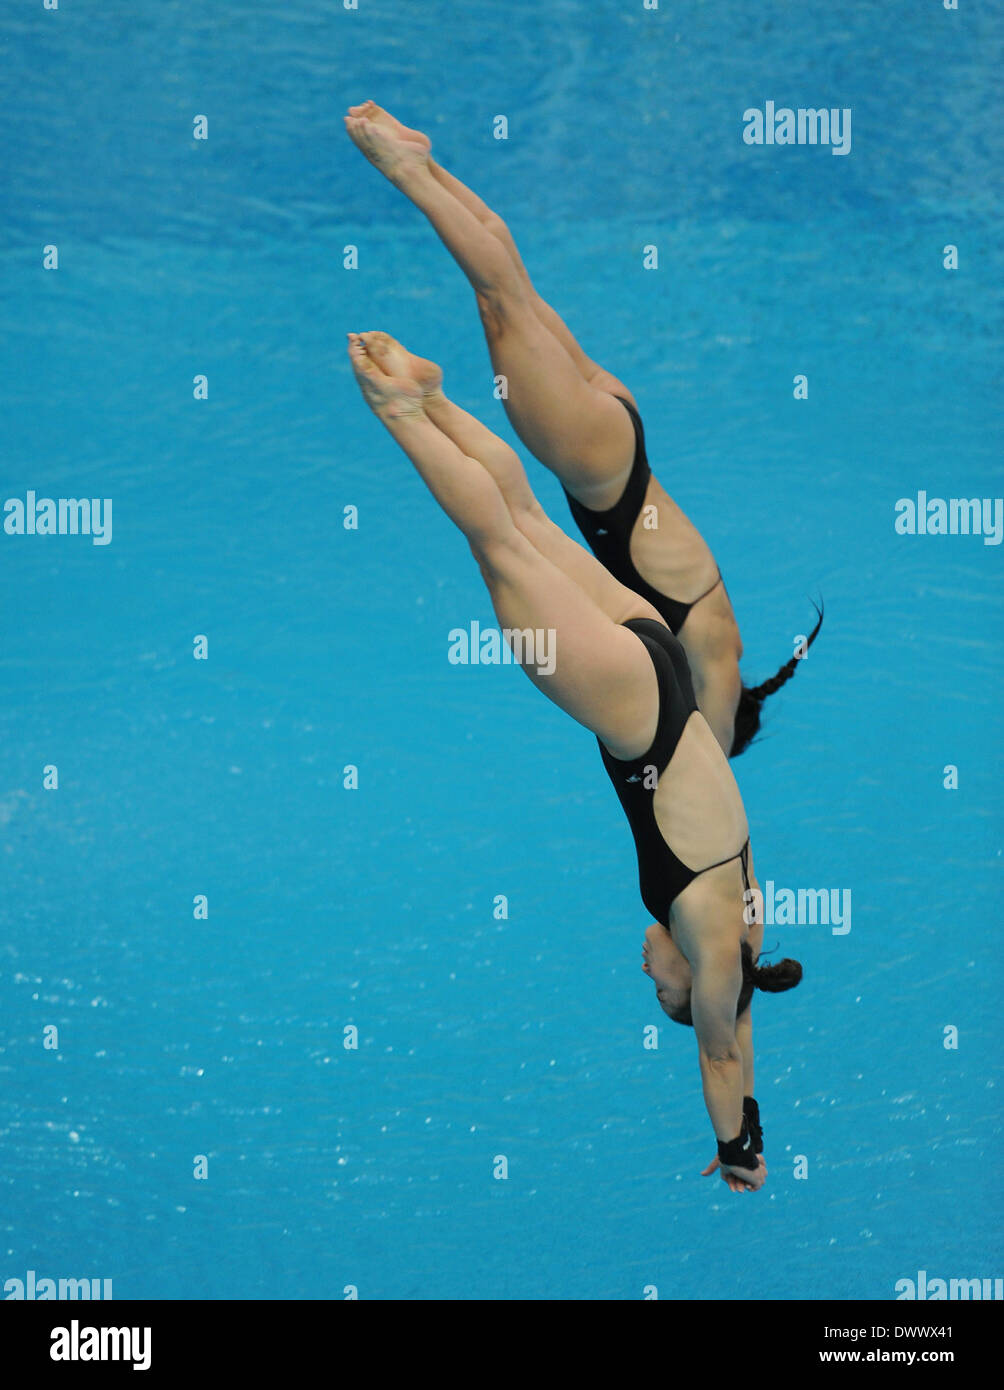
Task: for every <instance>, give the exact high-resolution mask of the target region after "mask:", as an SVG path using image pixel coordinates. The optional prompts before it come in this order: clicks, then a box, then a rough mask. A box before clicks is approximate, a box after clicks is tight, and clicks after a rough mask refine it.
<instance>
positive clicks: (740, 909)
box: [349, 333, 801, 1191]
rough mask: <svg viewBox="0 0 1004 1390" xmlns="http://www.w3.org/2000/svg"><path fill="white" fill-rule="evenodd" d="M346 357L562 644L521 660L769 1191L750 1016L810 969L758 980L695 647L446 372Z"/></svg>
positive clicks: (487, 569)
mask: <svg viewBox="0 0 1004 1390" xmlns="http://www.w3.org/2000/svg"><path fill="white" fill-rule="evenodd" d="M349 355H350V359H351V361H352V366H353V369H354V370H355V373H356V379H357V381H358V383H359V385H360V388H361V390H362V392H363V395H364V397H365V398H366V400H367V402H368V403H369V405H370V406H371V408H372V409H373V411H374V413H375V414H376V415H377V417H378V419H380V420H381V422H382V423H383V424H384V425H385V426H386V428H387V429H388V431H389V432H390V434H391V435H392V436H393V438H394V439H395V440H396V441H397V443H398V444H399V445H400V447H401V448H402V449H403V450H404V451H405V453H406V454H407V455H408V457H409V458H410V459H411V461H412V462H413V463H414V465H415V467H416V469H417V471H418V473H419V474H420V476H421V477H422V479H423V481H424V482H425V483H426V485H427V486H428V488H429V489H430V491H431V492H432V494H433V495H434V497H435V498H436V500H437V501H438V502H439V503H440V505H441V506H442V507H443V509H444V511H445V512H446V513H447V515H448V516H449V517H450V518H451V520H453V521H454V522H455V524H456V525H457V526H458V527H459V528H460V530H461V531H462V532H463V533H464V535H465V537H466V538H467V541H468V543H469V545H470V548H471V551H472V553H473V555H474V558H475V560H476V561H477V564H478V567H479V569H480V571H481V575H482V577H483V579H484V581H485V583H486V585H487V587H488V591H489V593H490V595H491V599H492V604H493V606H494V609H495V612H496V614H497V616H498V619H499V623H500V626H501V627H502V630H503V632H505V633H512V634H524V633H529V634H533V633H534V632H536V631H538V630H545V631H548V632H550V633H551V634H553V638H554V641H553V644H551V646H550V648H549V649H550V650H552V651H553V653H554V659H553V661H552V662H551V663H549V665H548V666H542V665H541V664H539V663H538V662H537V660H536V658H535V655H534V652H533V651H532V649H530V650H528V649H527V647H526V646H523V648H522V651H521V654H520V655H518V656H517V659H518V660H519V662H520V664H521V665H522V666H523V669H524V670H525V672H526V674H527V675H528V676H529V678H530V680H531V681H533V683H534V684H535V685H536V686H537V687H538V689H540V690H541V691H542V692H543V693H544V694H546V695H547V696H548V697H549V698H550V699H551V700H553V701H554V702H555V703H556V704H557V705H558V706H559V707H560V708H561V709H563V710H565V711H566V713H568V714H570V715H571V716H572V717H573V718H574V719H576V720H577V721H578V722H579V723H580V724H583V725H584V726H585V727H587V728H589V729H591V730H592V731H593V733H594V734H595V735H596V737H597V739H598V740H599V743H600V750H601V754H602V757H603V762H604V766H605V767H606V769H607V772H608V774H609V775H610V777H611V780H612V781H613V783H614V786H615V787H616V789H617V793H618V796H619V797H620V798H621V802H622V804H623V806H624V809H625V811H626V813H627V816H628V820H629V822H630V824H631V829H632V832H633V834H634V837H635V843H636V847H637V851H638V864H639V877H640V882H641V890H642V895H643V899H644V901H645V903H646V905H647V906H648V908H649V910H650V911H651V912H652V914H653V916H654V917H655V918H656V920H657V923H659V924H661V925H659V926H657V927H656V928H654V929H655V930H658V931H660V932H662V933H663V934H664V936H665V941H666V945H667V948H668V947H669V946H670V945H672V949H673V950H674V951H675V952H676V953H677V954H678V956H679V960H680V962H682V965H681V967H680V969H677V968H676V966H675V965H672V964H670V965H668V966H667V967H666V968H665V970H664V969H663V965H662V963H661V961H660V960H659V959H657V958H655V957H654V956H653V960H654V964H653V965H652V966H651V967H650V970H649V973H651V974H652V977H653V979H655V981H656V984H657V986H659V988H660V999H661V1001H662V1003H663V1007H664V1008H665V1009H666V1012H667V1013H668V1014H669V1015H670V1017H673V1018H675V1019H676V1020H677V1021H678V1022H689V1023H692V1025H693V1027H694V1030H695V1033H696V1035H697V1040H698V1047H699V1063H700V1069H701V1080H702V1085H703V1092H704V1098H705V1104H706V1105H707V1109H708V1114H709V1116H710V1118H711V1122H712V1126H713V1128H714V1131H715V1135H716V1138H717V1140H718V1158H717V1160H716V1162H717V1164H718V1165H719V1166H720V1170H721V1174H722V1176H723V1178H725V1180H726V1182H727V1183H728V1185H729V1187H730V1188H731V1189H732V1190H733V1191H746V1190H748V1189H750V1188H752V1189H756V1188H759V1187H761V1186H762V1185H763V1182H764V1180H765V1178H766V1168H765V1165H764V1163H763V1159H762V1137H761V1134H760V1129H759V1113H758V1111H757V1110H756V1103H755V1101H754V1099H753V1053H752V1033H751V1030H750V1027H749V1015H750V1010H749V1007H748V1006H749V1001H750V998H751V996H752V991H753V989H754V988H756V987H760V988H767V989H773V990H776V989H782V988H790V987H791V986H792V985H793V984H796V983H797V982H798V979H800V978H801V967H800V966H798V965H797V963H796V962H792V961H783V962H781V964H780V965H778V966H774V967H769V968H764V967H760V966H758V965H757V962H756V957H757V955H758V954H759V950H760V944H761V941H762V923H760V922H758V921H757V920H756V919H755V916H753V915H751V914H750V912H749V907H750V902H751V898H750V893H751V891H752V890H753V888H754V887H755V883H756V880H755V875H754V872H753V863H752V853H751V850H750V843H749V829H748V826H747V823H746V815H745V811H744V809H743V805H742V799H741V797H740V795H739V789H738V787H737V786H736V782H735V778H734V777H733V775H732V771H731V769H730V767H729V764H728V762H727V760H726V758H725V755H724V753H723V752H722V750H721V748H720V746H719V744H718V742H717V741H716V739H715V737H714V735H713V733H712V731H711V729H710V727H709V726H708V724H707V721H706V720H705V719H704V717H703V715H702V714H701V712H700V710H699V709H698V708H697V702H696V698H695V695H694V690H693V688H692V685H691V682H690V675H689V670H688V664H687V660H686V656H685V654H684V651H683V648H682V646H681V644H680V642H679V641H678V640H677V639H676V638H675V637H674V636H673V635H672V633H671V632H670V631H669V629H668V628H667V627H666V626H665V624H664V623H663V621H662V619H661V618H660V617H659V615H658V613H657V612H656V611H655V610H654V608H653V607H652V605H651V604H649V603H648V602H647V601H646V600H645V599H644V598H640V597H639V596H638V595H637V594H635V593H633V592H632V591H630V590H629V589H627V588H626V587H625V586H624V585H622V584H621V583H620V582H619V581H618V580H617V579H615V578H614V577H613V576H612V575H611V574H610V573H609V572H608V571H607V570H606V569H604V567H603V566H602V565H601V564H600V563H599V562H598V561H597V560H596V559H595V558H594V557H593V556H591V555H590V554H589V553H588V552H587V551H586V550H585V549H583V547H582V546H580V545H578V544H576V542H574V541H572V540H571V539H570V538H569V537H568V536H566V535H565V534H564V533H563V532H562V531H561V530H560V528H558V527H556V526H555V525H554V523H553V522H551V521H550V519H549V518H548V517H547V516H546V515H545V514H544V512H543V510H542V508H541V507H540V504H539V502H538V501H537V499H536V498H535V497H534V496H533V493H532V491H531V490H530V487H529V483H528V482H527V479H526V474H525V473H524V471H523V468H522V465H521V463H520V461H519V458H518V457H517V455H516V454H515V453H514V451H513V450H512V449H510V448H509V446H508V445H506V444H504V443H503V441H502V440H500V439H498V438H497V437H496V436H495V435H493V434H492V433H491V431H490V430H488V429H486V428H485V426H484V425H482V424H481V423H480V421H478V420H476V419H475V418H474V417H473V416H470V415H468V414H467V413H466V412H465V411H462V410H460V409H459V408H458V407H457V406H456V405H454V404H453V403H452V402H449V401H447V400H446V398H445V396H444V395H443V391H442V377H441V373H440V372H439V369H438V368H437V367H436V366H435V364H433V363H430V362H427V361H424V360H422V359H419V358H415V357H413V356H412V355H411V354H410V353H408V352H407V350H406V349H404V348H403V347H402V346H401V344H400V343H397V342H395V340H394V339H392V338H390V337H388V335H386V334H382V333H369V334H362V335H358V334H350V335H349ZM427 406H429V407H431V409H427ZM439 422H442V423H439ZM513 646H514V652H515V650H516V646H515V643H513ZM651 930H653V929H652V928H650V931H651ZM670 934H671V935H670ZM684 970H685V972H686V973H685V976H684V974H683V973H681V972H682V971H684ZM711 1166H712V1167H713V1166H714V1164H713V1165H711ZM705 1171H711V1168H709V1169H707V1170H705Z"/></svg>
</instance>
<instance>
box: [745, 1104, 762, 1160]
mask: <svg viewBox="0 0 1004 1390" xmlns="http://www.w3.org/2000/svg"><path fill="white" fill-rule="evenodd" d="M743 1118H744V1119H745V1121H746V1123H747V1125H748V1126H749V1132H750V1138H751V1139H752V1140H753V1150H754V1152H755V1153H758V1154H762V1153H763V1130H762V1129H761V1128H760V1107H759V1105H757V1103H756V1101H755V1100H754V1099H753V1097H752V1096H743Z"/></svg>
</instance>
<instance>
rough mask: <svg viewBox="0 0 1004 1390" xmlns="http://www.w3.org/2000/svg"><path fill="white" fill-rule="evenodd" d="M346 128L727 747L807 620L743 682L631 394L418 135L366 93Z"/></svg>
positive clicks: (593, 538)
mask: <svg viewBox="0 0 1004 1390" xmlns="http://www.w3.org/2000/svg"><path fill="white" fill-rule="evenodd" d="M346 128H347V131H348V134H349V135H350V137H351V138H352V140H353V141H354V142H355V144H356V145H357V146H358V147H359V149H360V150H361V151H362V152H363V154H365V156H366V158H367V159H369V161H370V162H371V163H372V164H373V165H374V166H375V167H376V168H378V169H379V170H380V171H381V173H383V174H384V175H385V176H386V177H387V178H388V179H389V180H390V181H391V183H393V184H394V186H395V187H396V188H398V189H399V190H400V191H401V192H402V193H404V195H405V196H406V197H407V198H410V199H411V201H412V202H413V203H414V204H415V206H416V207H418V208H419V209H420V210H421V211H422V212H423V213H424V214H425V215H426V216H427V217H428V219H429V221H430V222H431V223H432V226H433V227H434V228H435V230H436V232H437V233H438V235H439V236H440V238H441V239H442V241H443V243H444V244H445V246H446V248H447V250H448V251H449V252H450V254H451V255H452V256H453V257H454V259H455V260H456V261H457V263H458V265H459V266H460V268H461V269H462V270H463V272H464V274H465V275H466V276H467V278H468V280H469V281H470V283H471V286H472V288H473V290H474V292H475V295H476V297H477V304H478V311H479V313H480V315H481V322H482V325H483V327H484V331H485V337H486V340H487V342H488V348H489V351H490V353H491V359H492V367H493V370H494V372H495V373H496V378H497V380H501V381H503V382H504V383H505V390H504V391H503V392H502V400H503V404H504V406H505V410H506V414H507V415H508V416H509V419H510V421H511V423H512V425H513V427H514V429H515V430H516V432H517V434H518V435H519V437H520V439H521V440H522V441H523V443H524V444H525V445H526V447H527V448H528V449H529V450H530V451H531V453H533V454H534V455H535V456H536V457H537V458H538V459H539V460H540V462H541V463H543V464H544V465H545V467H547V468H549V469H550V470H551V471H552V472H553V473H555V474H556V476H557V477H558V478H559V480H560V482H561V484H562V486H563V487H564V488H565V490H566V493H567V495H568V497H569V501H570V503H571V504H572V512H573V515H574V516H575V518H576V520H577V521H578V522H579V524H580V526H581V527H582V530H583V534H584V535H585V536H586V538H587V540H588V542H589V544H590V546H591V547H592V548H593V550H594V553H595V554H596V555H597V556H598V557H599V558H600V559H601V560H602V561H603V563H604V564H606V565H608V566H609V567H610V569H611V573H613V574H616V575H617V576H618V578H621V579H622V580H623V582H624V583H626V584H628V585H629V587H631V588H632V589H634V590H635V591H636V592H638V593H640V594H644V595H645V597H646V598H648V599H649V601H650V602H651V603H652V604H653V606H654V607H655V609H656V610H657V612H659V613H660V614H661V615H662V617H663V618H664V619H665V620H666V622H667V623H668V624H669V626H670V628H671V629H672V631H673V632H674V633H675V635H676V636H677V637H679V639H680V641H681V642H682V644H683V648H684V650H685V652H686V653H687V660H688V662H689V663H690V668H691V672H692V676H693V682H694V693H695V695H696V697H697V703H698V707H699V708H700V710H701V712H702V714H704V716H705V718H706V719H707V720H708V723H709V725H710V726H711V729H712V731H713V733H714V735H715V737H716V739H717V740H718V742H719V744H720V745H721V747H722V748H723V749H724V751H725V752H726V754H727V755H728V756H730V757H735V756H737V755H738V754H739V753H741V752H742V751H743V750H744V749H745V748H746V747H747V746H748V745H749V743H750V742H751V741H752V739H753V738H754V737H755V736H756V733H757V731H758V729H759V727H760V713H761V707H762V704H763V701H764V699H766V698H767V696H768V695H772V694H773V693H774V692H775V691H777V690H778V689H780V687H781V686H782V685H784V684H785V682H786V681H788V680H789V679H790V678H791V676H792V675H793V674H794V672H795V670H796V669H797V666H798V662H799V660H800V659H801V658H802V657H804V655H805V654H806V652H807V649H808V647H809V646H810V645H811V644H812V641H813V640H814V639H815V637H816V634H817V633H818V631H819V623H817V625H816V629H815V631H814V632H813V633H812V634H811V636H810V637H809V639H808V641H807V642H806V643H805V644H804V645H800V647H799V648H798V655H797V656H793V657H792V658H791V660H789V661H788V662H786V663H785V665H784V666H782V667H781V669H780V670H779V671H778V672H777V673H776V674H775V675H774V676H772V677H771V678H770V680H767V681H765V682H764V683H763V684H761V685H759V686H755V687H753V688H750V687H748V686H746V685H744V684H743V681H742V677H741V676H740V673H739V660H740V657H741V656H742V641H741V639H740V635H739V628H738V625H737V623H736V619H735V615H734V613H733V611H732V605H731V603H730V601H729V597H728V594H727V593H726V591H725V586H724V584H723V583H722V581H721V575H720V573H719V571H718V566H717V565H716V564H715V560H714V557H713V556H712V554H711V551H710V549H709V548H708V546H707V544H706V542H705V541H704V539H703V538H702V537H701V535H700V533H699V532H698V530H697V528H696V527H695V526H694V525H693V523H692V522H690V521H689V519H688V518H687V517H686V516H685V515H684V513H683V512H682V511H681V510H680V508H679V507H678V506H677V504H676V503H675V502H674V501H673V499H672V498H671V497H670V496H669V494H668V493H666V492H665V491H664V490H663V488H662V487H661V485H660V484H659V481H658V479H656V478H655V477H654V476H652V474H651V471H650V469H649V466H648V462H647V460H646V458H645V441H644V432H643V430H642V425H641V420H640V417H639V414H638V409H637V405H636V404H635V402H634V398H633V397H632V396H631V393H630V391H628V390H627V388H626V387H625V386H624V384H623V382H621V381H618V379H617V378H616V377H615V376H613V375H612V374H611V373H610V372H608V371H605V370H604V369H603V368H602V367H600V366H599V365H598V364H597V363H596V362H594V361H592V359H591V358H589V357H588V356H587V355H586V354H585V353H584V352H583V350H582V348H581V347H580V346H579V344H578V343H577V342H576V340H575V338H574V337H573V335H572V334H571V332H570V331H569V329H568V327H567V326H566V324H565V323H564V322H563V321H562V320H561V318H560V317H559V316H558V314H557V313H555V311H554V309H553V308H551V306H550V305H549V304H547V303H545V301H544V300H543V299H542V298H541V297H540V295H539V294H538V293H537V291H536V290H535V288H534V286H533V284H532V282H531V280H530V277H529V275H528V273H527V270H526V267H525V266H524V265H523V262H522V260H521V259H520V255H519V252H518V250H517V248H516V243H515V242H514V240H513V238H512V235H511V234H510V232H509V229H508V227H507V226H506V224H505V223H504V222H503V221H502V219H501V218H500V217H498V216H497V215H496V214H495V213H494V212H492V210H491V209H490V208H489V207H487V206H486V204H485V203H483V202H482V201H481V199H480V198H478V196H477V195H476V194H475V193H472V192H471V190H470V189H469V188H467V187H465V186H464V184H462V183H461V182H460V180H459V179H456V178H454V177H453V175H452V174H449V173H447V171H446V170H445V169H443V168H442V166H441V165H439V164H438V163H437V162H436V161H435V160H434V159H433V158H432V156H431V153H430V149H431V147H430V141H429V139H428V137H427V136H426V135H424V134H422V132H421V131H417V130H411V129H409V128H408V127H406V126H403V125H402V124H401V123H400V122H399V121H397V120H395V118H394V117H393V116H391V115H390V114H389V113H388V112H387V111H384V110H383V109H382V108H381V107H379V106H377V105H376V104H375V103H374V102H372V101H368V102H364V103H363V104H362V105H361V106H354V107H350V108H349V114H348V116H347V117H346ZM625 409H626V410H627V414H628V415H629V416H630V428H629V421H628V419H627V418H626V417H625ZM433 418H434V417H433ZM437 423H438V421H437ZM643 508H644V510H645V512H646V514H647V517H648V520H649V521H653V520H654V522H655V523H656V524H655V525H654V526H652V528H651V529H647V524H638V519H639V515H640V513H641V512H642V509H643ZM608 521H609V522H612V523H613V525H608V524H607V523H608ZM632 550H634V552H635V554H634V557H633V558H632ZM817 611H818V612H819V615H820V622H821V621H822V612H821V610H817Z"/></svg>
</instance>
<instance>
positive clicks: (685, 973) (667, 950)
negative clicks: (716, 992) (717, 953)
mask: <svg viewBox="0 0 1004 1390" xmlns="http://www.w3.org/2000/svg"><path fill="white" fill-rule="evenodd" d="M739 953H740V956H741V958H742V968H743V980H742V985H741V986H740V988H739V997H738V999H737V1000H736V1018H739V1017H740V1016H741V1015H742V1014H744V1013H745V1012H746V1010H747V1009H748V1008H749V1006H750V1002H751V1000H752V998H753V991H754V990H756V989H761V990H764V991H766V992H767V993H769V994H778V993H780V992H781V991H782V990H786V989H794V988H795V986H796V985H797V984H798V983H799V981H800V980H801V978H802V967H801V965H800V964H799V962H798V961H797V960H791V959H789V958H788V957H785V959H784V960H781V961H778V963H777V964H776V965H755V964H754V961H753V952H752V950H751V949H750V944H749V942H748V941H743V942H742V943H741V944H740V947H739ZM643 956H644V962H645V963H644V965H643V966H642V969H643V970H644V971H645V974H646V975H648V976H649V977H650V978H651V979H652V980H653V981H654V983H655V994H656V998H657V999H658V1001H659V1004H660V1006H661V1008H662V1011H663V1013H664V1014H665V1015H666V1017H667V1018H671V1019H672V1020H673V1022H674V1023H682V1024H683V1025H684V1026H685V1027H687V1028H693V1026H694V1018H693V1015H692V1013H691V1011H690V991H691V984H692V979H693V977H692V975H691V972H690V964H689V962H688V961H687V958H686V956H685V955H684V954H683V952H682V951H681V950H680V948H679V947H678V946H677V944H676V942H675V941H674V940H673V938H672V936H671V935H670V934H669V932H668V931H667V930H666V928H665V927H663V926H660V924H659V923H658V922H653V923H652V925H651V926H650V927H649V928H648V930H647V931H646V933H645V948H644V951H643Z"/></svg>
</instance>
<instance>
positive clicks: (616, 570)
mask: <svg viewBox="0 0 1004 1390" xmlns="http://www.w3.org/2000/svg"><path fill="white" fill-rule="evenodd" d="M617 399H618V400H619V401H620V403H621V404H622V405H623V407H624V409H625V410H626V411H627V413H628V415H630V417H631V424H632V425H633V426H634V435H635V451H634V459H633V461H632V464H631V473H630V475H629V477H628V480H627V482H626V484H625V485H624V491H623V492H622V493H621V495H620V498H619V500H618V501H617V502H615V503H614V505H613V506H612V507H608V508H607V509H606V511H602V512H594V511H590V510H589V508H588V507H584V506H583V505H582V503H581V502H577V501H576V500H575V498H574V497H573V496H572V494H571V493H570V492H569V491H568V489H567V488H566V487H564V486H563V487H562V491H563V492H564V494H565V497H566V498H567V500H568V509H569V511H570V512H571V513H572V516H573V517H574V519H575V524H576V525H577V526H578V528H579V530H580V531H581V532H582V534H583V536H584V537H585V541H586V544H587V545H588V546H589V549H590V550H591V551H592V552H593V554H594V555H595V556H596V558H597V560H599V562H600V564H602V565H605V566H606V568H607V569H608V570H609V571H610V573H611V574H612V575H613V576H614V578H615V579H619V580H620V582H621V583H622V584H625V585H627V587H628V588H629V589H633V590H634V592H635V593H636V594H641V596H642V598H647V599H648V601H649V603H650V604H651V605H652V607H653V608H655V609H657V610H658V612H659V613H661V614H662V616H663V617H664V618H665V620H666V622H667V623H668V624H669V629H670V631H671V632H672V633H673V635H674V637H678V636H679V635H680V629H681V628H682V627H683V624H684V623H685V622H686V621H687V618H688V616H689V614H690V610H691V609H692V608H693V606H694V604H695V603H700V601H701V599H702V598H707V596H708V594H710V593H711V591H712V589H716V588H717V587H718V585H719V584H721V582H722V575H721V571H720V570H719V571H718V574H717V577H716V578H715V582H714V583H713V584H709V586H708V587H707V588H706V589H705V591H704V593H703V594H698V596H697V598H695V599H694V600H692V602H690V603H681V602H680V601H679V599H675V598H670V597H669V596H668V595H667V594H664V593H661V592H660V590H658V589H656V588H655V587H654V586H653V585H651V584H650V583H649V582H648V580H647V579H645V578H644V577H643V576H642V575H640V574H639V573H638V570H637V568H636V566H635V563H634V561H633V560H632V558H631V532H632V531H633V530H634V526H635V522H636V521H637V520H638V517H639V514H640V513H641V509H642V507H643V506H644V505H645V493H646V491H647V489H648V480H649V478H650V477H651V476H652V470H651V468H650V467H649V465H648V456H647V454H646V452H645V430H644V427H643V425H642V423H641V416H640V415H639V414H638V412H637V410H636V409H635V408H634V406H633V405H632V404H631V402H630V401H629V400H628V399H627V398H626V397H625V396H618V397H617Z"/></svg>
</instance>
